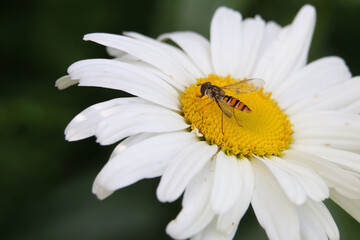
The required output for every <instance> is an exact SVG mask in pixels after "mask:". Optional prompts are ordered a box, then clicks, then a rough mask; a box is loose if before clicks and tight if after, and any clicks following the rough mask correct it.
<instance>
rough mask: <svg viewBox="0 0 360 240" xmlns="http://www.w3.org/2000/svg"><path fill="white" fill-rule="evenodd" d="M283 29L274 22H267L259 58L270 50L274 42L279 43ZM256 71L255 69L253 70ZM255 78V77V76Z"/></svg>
mask: <svg viewBox="0 0 360 240" xmlns="http://www.w3.org/2000/svg"><path fill="white" fill-rule="evenodd" d="M281 29H282V27H281V26H280V25H279V24H277V23H275V22H273V21H270V22H267V23H266V25H265V30H264V35H263V38H262V41H261V44H260V48H259V56H258V57H260V56H261V54H263V53H265V52H266V51H267V49H268V47H270V46H272V44H273V42H274V41H277V39H278V36H279V33H280V32H281ZM253 71H254V69H253ZM254 77H255V76H254Z"/></svg>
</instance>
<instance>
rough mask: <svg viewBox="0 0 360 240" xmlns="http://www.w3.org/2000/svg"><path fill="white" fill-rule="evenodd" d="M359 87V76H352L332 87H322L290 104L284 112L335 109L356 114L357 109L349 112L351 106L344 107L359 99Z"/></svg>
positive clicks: (291, 113)
mask: <svg viewBox="0 0 360 240" xmlns="http://www.w3.org/2000/svg"><path fill="white" fill-rule="evenodd" d="M359 89H360V77H354V78H352V79H349V80H347V81H344V82H342V83H341V84H337V85H335V86H334V87H331V88H329V89H324V91H322V92H321V93H319V94H317V95H315V96H312V97H310V98H306V99H303V100H302V101H299V102H298V103H296V104H293V105H291V106H290V107H289V108H288V109H287V110H286V112H287V113H288V114H289V115H293V114H296V113H299V112H301V113H307V112H317V111H326V110H337V111H340V112H344V113H355V114H358V113H359V109H358V110H357V111H356V112H349V110H351V109H352V108H350V109H346V107H348V106H349V105H351V104H353V103H357V102H358V101H360V95H359ZM353 110H354V109H353Z"/></svg>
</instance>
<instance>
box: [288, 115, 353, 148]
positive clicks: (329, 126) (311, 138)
mask: <svg viewBox="0 0 360 240" xmlns="http://www.w3.org/2000/svg"><path fill="white" fill-rule="evenodd" d="M290 120H291V123H292V124H293V125H294V127H293V130H294V134H293V138H294V139H295V141H296V143H297V144H307V145H322V146H328V147H329V146H331V147H333V148H339V149H343V150H349V151H355V152H359V151H360V137H359V135H360V116H359V115H355V114H345V113H341V112H335V111H333V112H316V113H302V114H297V115H294V116H291V119H290Z"/></svg>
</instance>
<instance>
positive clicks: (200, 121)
mask: <svg viewBox="0 0 360 240" xmlns="http://www.w3.org/2000/svg"><path fill="white" fill-rule="evenodd" d="M237 81H240V80H239V79H234V78H232V77H231V76H230V75H229V76H227V77H221V76H217V75H214V74H211V75H209V76H208V77H207V78H199V79H197V84H199V83H204V82H211V84H212V85H216V86H219V87H221V86H225V85H228V84H232V83H235V82H237ZM197 84H193V85H191V86H190V87H189V88H187V89H186V90H185V91H184V92H183V93H182V94H181V95H180V98H181V104H182V110H183V112H184V117H185V119H186V120H187V121H188V122H189V124H191V128H192V129H195V128H197V129H198V130H199V132H200V133H201V134H203V136H204V138H205V140H206V141H208V142H209V143H210V144H211V145H213V144H216V145H218V146H219V147H220V149H221V150H222V151H224V152H225V153H226V154H228V155H229V154H233V155H237V156H239V157H241V156H245V157H249V156H252V154H255V155H257V156H264V155H280V153H281V152H282V151H283V150H285V149H287V148H288V147H289V144H290V142H291V140H292V138H291V133H292V132H293V131H292V129H291V124H290V121H289V119H288V116H287V115H286V114H285V113H284V111H283V110H281V109H280V108H279V106H278V104H277V102H276V101H275V100H274V99H272V98H271V93H268V92H264V91H263V89H261V90H260V91H257V92H252V93H247V94H236V93H234V92H231V91H225V92H226V94H227V95H229V96H232V97H235V98H237V99H239V100H240V101H242V102H243V103H245V104H246V105H247V106H248V107H249V108H250V109H251V113H246V112H242V111H240V110H237V109H234V112H233V117H231V118H228V117H226V116H225V115H224V114H223V113H222V111H221V109H220V108H219V106H218V105H217V104H216V103H215V101H213V100H211V99H210V98H208V97H207V96H204V97H200V96H199V95H200V87H199V86H198V85H197Z"/></svg>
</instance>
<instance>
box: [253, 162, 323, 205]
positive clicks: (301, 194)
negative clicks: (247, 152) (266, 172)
mask: <svg viewBox="0 0 360 240" xmlns="http://www.w3.org/2000/svg"><path fill="white" fill-rule="evenodd" d="M259 159H260V160H261V161H263V163H264V164H265V165H266V166H267V167H268V168H269V169H270V171H271V172H272V173H273V174H274V176H275V177H276V179H277V180H278V182H279V184H280V186H281V187H282V188H283V190H284V192H285V193H286V195H287V196H288V197H289V199H290V200H291V201H292V202H294V203H296V204H297V205H300V204H303V203H304V202H305V200H306V198H307V196H308V197H310V198H312V199H314V200H315V201H323V200H325V199H326V198H328V197H329V189H328V187H327V185H326V183H325V182H324V181H323V179H322V178H321V177H320V176H319V175H318V174H316V173H315V172H314V171H312V170H311V169H309V168H304V167H301V166H299V165H294V164H292V163H291V162H288V161H287V160H286V159H284V160H283V159H281V158H278V157H275V156H274V157H271V158H270V159H261V158H259Z"/></svg>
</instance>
